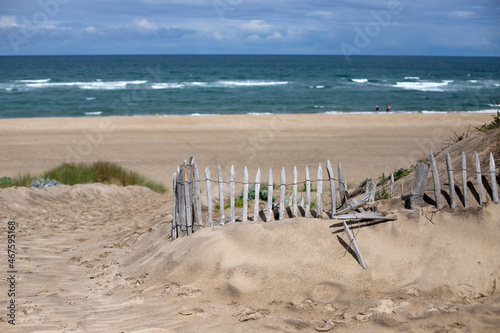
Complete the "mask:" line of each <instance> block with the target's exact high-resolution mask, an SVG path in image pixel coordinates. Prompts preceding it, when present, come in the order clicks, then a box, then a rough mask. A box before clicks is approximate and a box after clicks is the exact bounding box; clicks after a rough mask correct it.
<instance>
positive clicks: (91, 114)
mask: <svg viewBox="0 0 500 333" xmlns="http://www.w3.org/2000/svg"><path fill="white" fill-rule="evenodd" d="M100 114H102V111H94V112H85V115H87V116H98V115H100Z"/></svg>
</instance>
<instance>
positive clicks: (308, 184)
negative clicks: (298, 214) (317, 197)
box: [304, 165, 311, 217]
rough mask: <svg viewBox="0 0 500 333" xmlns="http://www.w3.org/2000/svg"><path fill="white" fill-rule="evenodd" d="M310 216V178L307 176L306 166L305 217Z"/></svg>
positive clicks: (307, 168) (307, 169)
mask: <svg viewBox="0 0 500 333" xmlns="http://www.w3.org/2000/svg"><path fill="white" fill-rule="evenodd" d="M310 214H311V176H310V175H309V167H308V166H307V165H306V207H305V214H304V215H305V217H309V215H310Z"/></svg>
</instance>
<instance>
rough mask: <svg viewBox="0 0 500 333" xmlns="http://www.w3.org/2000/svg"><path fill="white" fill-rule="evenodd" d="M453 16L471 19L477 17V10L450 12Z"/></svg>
mask: <svg viewBox="0 0 500 333" xmlns="http://www.w3.org/2000/svg"><path fill="white" fill-rule="evenodd" d="M450 16H451V17H454V18H459V19H470V18H474V17H476V13H475V12H467V11H455V12H451V13H450Z"/></svg>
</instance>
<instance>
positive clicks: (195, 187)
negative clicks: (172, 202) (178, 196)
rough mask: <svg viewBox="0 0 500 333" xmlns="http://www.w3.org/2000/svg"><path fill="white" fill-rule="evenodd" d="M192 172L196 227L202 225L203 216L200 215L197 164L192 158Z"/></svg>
mask: <svg viewBox="0 0 500 333" xmlns="http://www.w3.org/2000/svg"><path fill="white" fill-rule="evenodd" d="M192 161H193V163H194V166H193V173H194V180H193V181H194V193H195V194H194V200H195V202H196V220H197V221H198V228H201V227H203V216H202V215H201V189H200V175H199V173H198V164H197V163H196V161H195V160H194V158H193V160H192Z"/></svg>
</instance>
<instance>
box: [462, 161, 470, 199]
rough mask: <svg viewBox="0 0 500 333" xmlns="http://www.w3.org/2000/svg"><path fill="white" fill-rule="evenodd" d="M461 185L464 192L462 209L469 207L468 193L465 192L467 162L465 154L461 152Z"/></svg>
mask: <svg viewBox="0 0 500 333" xmlns="http://www.w3.org/2000/svg"><path fill="white" fill-rule="evenodd" d="M462 183H463V192H464V207H468V206H469V192H468V191H467V160H466V158H465V153H464V152H462Z"/></svg>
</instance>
